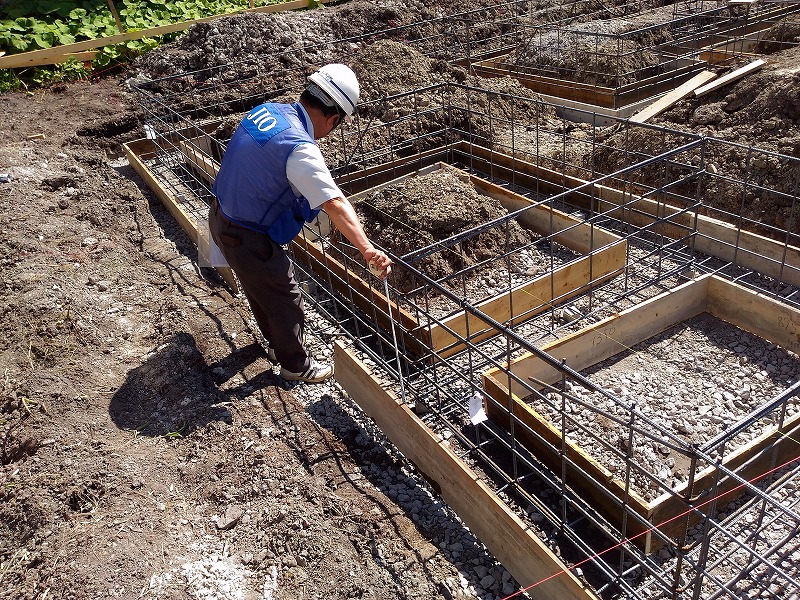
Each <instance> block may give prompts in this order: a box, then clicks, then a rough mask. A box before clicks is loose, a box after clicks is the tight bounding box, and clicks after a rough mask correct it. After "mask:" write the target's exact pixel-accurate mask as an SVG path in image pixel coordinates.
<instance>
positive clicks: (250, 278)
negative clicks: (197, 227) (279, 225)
mask: <svg viewBox="0 0 800 600" xmlns="http://www.w3.org/2000/svg"><path fill="white" fill-rule="evenodd" d="M208 222H209V226H210V229H211V237H213V238H214V242H216V244H217V246H218V247H219V249H220V250H221V251H222V254H223V255H224V256H225V259H226V260H227V261H228V264H229V265H230V267H231V268H232V269H233V272H234V273H236V276H237V277H238V278H239V282H240V283H241V286H242V291H243V292H244V294H245V296H246V297H247V300H248V301H249V302H250V308H251V310H252V311H253V316H254V317H255V319H256V322H257V323H258V327H259V329H261V333H263V334H264V337H265V338H266V339H267V341H268V342H269V345H270V347H271V348H273V349H274V350H275V357H276V358H277V359H278V362H279V363H280V364H281V366H282V367H284V368H285V369H288V370H289V371H292V372H295V373H300V372H302V371H305V370H306V369H307V368H308V367H309V366H310V363H311V359H310V357H309V355H308V353H307V352H306V350H305V348H304V347H303V328H304V327H305V315H304V314H303V299H302V296H301V295H300V288H299V287H298V286H297V281H296V280H295V278H294V268H293V267H292V263H291V261H290V260H289V257H288V256H287V255H286V251H285V250H284V249H283V247H281V246H279V245H278V244H276V243H275V242H273V241H272V240H271V239H270V237H269V236H268V235H265V234H263V233H257V232H255V231H252V230H250V229H246V228H244V227H240V226H239V225H236V224H234V223H231V222H230V221H229V220H228V219H227V218H226V217H225V215H223V214H222V212H220V211H219V205H218V204H217V202H216V201H214V202H213V203H212V205H211V210H210V211H209V215H208Z"/></svg>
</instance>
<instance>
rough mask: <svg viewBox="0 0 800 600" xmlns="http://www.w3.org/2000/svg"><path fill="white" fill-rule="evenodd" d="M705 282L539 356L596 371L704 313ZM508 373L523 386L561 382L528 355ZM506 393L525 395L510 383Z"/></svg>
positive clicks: (657, 298) (566, 339) (553, 344)
mask: <svg viewBox="0 0 800 600" xmlns="http://www.w3.org/2000/svg"><path fill="white" fill-rule="evenodd" d="M709 278H710V275H705V276H703V277H701V278H699V279H696V280H694V281H689V282H687V283H684V284H683V285H681V286H678V287H676V288H674V289H672V290H669V291H667V292H664V293H663V294H660V295H658V296H655V297H653V298H650V299H649V300H646V301H645V302H642V303H640V304H637V305H636V306H632V307H631V308H629V309H626V310H624V311H622V312H621V313H619V314H617V315H614V316H612V317H608V318H607V319H603V320H602V321H599V322H598V323H595V324H593V325H591V326H589V327H585V328H584V329H581V330H579V331H576V332H574V333H571V334H569V335H567V336H565V337H564V338H562V339H560V340H556V341H555V342H550V343H548V344H545V345H544V346H542V350H544V351H545V352H547V353H548V354H550V355H551V356H554V357H555V358H557V359H559V360H561V359H564V360H565V361H566V364H567V365H569V366H570V367H571V368H573V369H575V370H577V371H580V370H582V369H585V368H587V367H590V366H592V365H595V364H597V363H598V362H600V361H602V360H605V359H607V358H610V357H612V356H614V355H615V354H619V353H620V352H624V351H627V350H628V349H629V348H630V347H631V346H634V345H635V344H638V343H639V342H641V341H644V340H646V339H648V338H650V337H652V336H654V335H656V334H657V333H661V332H662V331H664V330H665V329H668V328H670V327H672V326H673V325H675V324H677V323H681V322H683V321H686V320H687V319H690V318H692V317H694V316H696V315H698V314H700V313H702V312H703V311H705V310H706V298H707V296H708V293H707V289H708V280H709ZM510 369H511V372H512V373H514V375H516V376H517V377H519V378H520V379H521V380H522V381H528V377H533V378H535V379H537V380H539V381H544V382H545V383H555V382H557V381H559V380H560V379H561V373H560V371H558V370H557V369H555V368H554V367H551V366H550V365H549V364H548V363H546V362H544V361H543V360H541V359H539V358H537V357H536V355H534V354H532V353H530V352H528V353H526V354H524V355H523V356H521V357H520V358H518V359H516V360H514V361H512V363H511V365H510ZM501 373H502V370H501V369H500V368H495V369H491V370H490V371H488V372H487V374H488V375H491V376H492V377H495V378H499V377H502V375H500V374H501ZM511 392H512V393H513V394H515V395H517V396H520V397H524V396H527V395H528V391H527V390H526V389H525V388H524V387H522V386H521V385H520V384H519V383H517V382H512V384H511Z"/></svg>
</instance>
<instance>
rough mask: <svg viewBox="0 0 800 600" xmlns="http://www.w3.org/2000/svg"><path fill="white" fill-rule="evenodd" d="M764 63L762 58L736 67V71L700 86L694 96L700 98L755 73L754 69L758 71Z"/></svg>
mask: <svg viewBox="0 0 800 600" xmlns="http://www.w3.org/2000/svg"><path fill="white" fill-rule="evenodd" d="M764 64H766V63H765V62H764V61H763V60H762V59H760V58H759V59H758V60H754V61H753V62H751V63H749V64H747V65H745V66H743V67H741V68H739V69H736V70H735V71H731V72H730V73H728V74H727V75H723V76H722V77H720V78H719V79H717V80H716V81H712V82H711V83H707V84H706V85H703V86H700V87H699V88H697V89H696V90H695V91H694V97H695V98H699V97H701V96H705V95H706V94H710V93H711V92H713V91H714V90H716V89H718V88H721V87H722V86H724V85H728V84H729V83H733V82H734V81H737V80H739V79H741V78H742V77H745V76H746V75H749V74H750V73H753V72H754V71H758V70H759V69H760V68H761V67H763V66H764Z"/></svg>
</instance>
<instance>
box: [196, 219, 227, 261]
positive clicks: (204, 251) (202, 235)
mask: <svg viewBox="0 0 800 600" xmlns="http://www.w3.org/2000/svg"><path fill="white" fill-rule="evenodd" d="M197 264H198V265H199V266H201V267H227V266H228V261H227V260H225V256H223V254H222V250H220V249H219V248H218V247H217V245H216V244H215V243H214V240H213V239H212V238H211V231H209V229H208V220H207V219H198V221H197Z"/></svg>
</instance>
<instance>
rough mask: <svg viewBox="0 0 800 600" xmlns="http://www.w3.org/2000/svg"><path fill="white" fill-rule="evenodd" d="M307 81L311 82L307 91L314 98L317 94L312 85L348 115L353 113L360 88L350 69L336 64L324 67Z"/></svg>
mask: <svg viewBox="0 0 800 600" xmlns="http://www.w3.org/2000/svg"><path fill="white" fill-rule="evenodd" d="M308 80H309V81H310V82H311V83H310V84H309V86H308V89H309V91H311V93H313V94H314V95H315V96H318V94H316V93H315V92H316V90H315V89H314V87H315V86H314V84H316V86H317V87H318V88H319V89H321V90H322V91H323V92H325V94H327V95H328V97H329V98H330V99H331V100H333V101H334V102H335V103H336V104H337V105H338V106H339V108H341V109H342V110H343V111H344V112H346V113H347V114H348V115H352V114H353V113H354V112H355V110H356V104H358V96H359V93H360V88H359V86H358V79H356V74H355V73H353V71H352V70H351V69H350V67H348V66H347V65H342V64H338V63H334V64H330V65H325V66H324V67H321V68H320V69H318V70H317V71H316V72H314V73H312V74H311V75H309V76H308ZM322 100H323V101H324V99H322Z"/></svg>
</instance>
